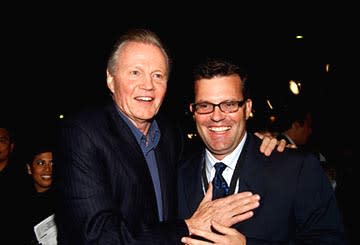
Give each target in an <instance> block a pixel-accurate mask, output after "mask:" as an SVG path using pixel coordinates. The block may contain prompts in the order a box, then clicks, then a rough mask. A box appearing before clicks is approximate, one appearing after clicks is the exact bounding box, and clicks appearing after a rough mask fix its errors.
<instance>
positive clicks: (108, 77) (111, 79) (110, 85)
mask: <svg viewBox="0 0 360 245" xmlns="http://www.w3.org/2000/svg"><path fill="white" fill-rule="evenodd" d="M114 80H115V78H114V76H113V75H111V74H110V73H109V71H108V70H106V84H107V86H108V88H109V90H110V91H111V93H114V90H115V89H114V82H115V81H114Z"/></svg>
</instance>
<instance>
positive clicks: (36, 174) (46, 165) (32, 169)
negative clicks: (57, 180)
mask: <svg viewBox="0 0 360 245" xmlns="http://www.w3.org/2000/svg"><path fill="white" fill-rule="evenodd" d="M26 166H27V172H28V174H29V175H31V177H32V179H33V181H34V185H35V189H36V191H37V192H44V191H46V190H48V189H49V188H50V187H51V184H52V170H53V154H52V152H42V153H39V154H37V155H36V156H35V157H34V159H33V161H32V162H31V163H29V164H26Z"/></svg>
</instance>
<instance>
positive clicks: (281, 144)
mask: <svg viewBox="0 0 360 245" xmlns="http://www.w3.org/2000/svg"><path fill="white" fill-rule="evenodd" d="M285 147H286V140H284V139H281V140H279V144H278V146H277V148H276V150H277V151H278V152H283V151H284V150H285Z"/></svg>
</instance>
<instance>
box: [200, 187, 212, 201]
mask: <svg viewBox="0 0 360 245" xmlns="http://www.w3.org/2000/svg"><path fill="white" fill-rule="evenodd" d="M212 189H213V187H212V183H211V182H210V183H209V188H208V189H207V191H206V193H205V196H204V198H203V199H202V200H201V202H200V205H201V204H204V203H206V202H209V201H211V199H212Z"/></svg>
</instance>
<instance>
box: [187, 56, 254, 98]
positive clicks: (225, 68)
mask: <svg viewBox="0 0 360 245" xmlns="http://www.w3.org/2000/svg"><path fill="white" fill-rule="evenodd" d="M231 75H238V76H239V77H240V79H241V81H242V89H243V91H242V92H243V94H244V96H245V98H248V97H249V91H248V88H247V73H246V71H245V69H244V67H241V66H239V65H237V64H235V63H234V62H232V61H230V60H229V59H225V58H222V57H220V58H219V57H213V58H206V59H205V60H203V61H200V62H199V63H198V64H197V65H196V66H195V68H194V70H193V81H194V82H196V81H197V80H200V79H210V78H214V77H224V76H231Z"/></svg>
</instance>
